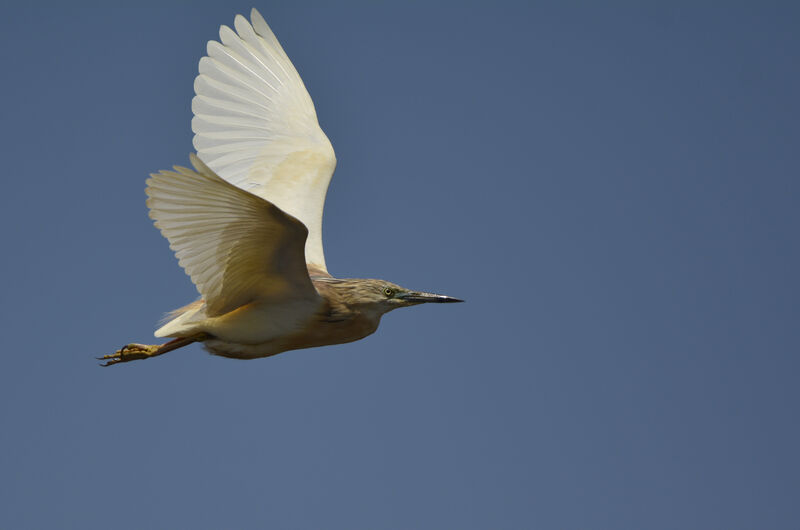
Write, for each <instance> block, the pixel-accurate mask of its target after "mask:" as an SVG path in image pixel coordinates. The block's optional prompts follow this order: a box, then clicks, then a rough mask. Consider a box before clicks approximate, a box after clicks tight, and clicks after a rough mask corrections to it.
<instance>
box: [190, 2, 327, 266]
mask: <svg viewBox="0 0 800 530" xmlns="http://www.w3.org/2000/svg"><path fill="white" fill-rule="evenodd" d="M250 17H251V19H252V25H250V23H249V22H248V21H247V20H246V19H245V18H244V17H243V16H241V15H237V16H236V19H235V23H234V26H235V27H236V32H238V35H237V33H235V32H234V31H233V30H231V29H230V28H229V27H227V26H222V27H221V28H220V32H219V34H220V40H221V41H222V43H221V44H220V43H219V42H216V41H210V42H209V43H208V56H207V57H203V58H202V59H200V75H198V76H197V79H196V80H195V84H194V89H195V93H196V96H195V97H194V99H193V100H192V111H193V112H194V119H193V120H192V131H194V133H195V136H194V147H195V149H196V150H197V154H198V155H199V157H200V159H201V160H203V162H205V163H206V164H207V165H208V166H209V167H210V168H211V169H213V170H214V171H215V172H216V173H217V174H218V175H219V176H220V177H222V178H223V179H225V180H227V181H228V182H230V183H232V184H234V185H236V186H239V187H240V188H243V189H245V190H247V191H250V192H251V193H254V194H256V195H258V196H259V197H262V198H264V199H266V200H268V201H270V202H271V203H273V204H274V205H276V206H278V207H279V208H280V209H282V210H283V211H285V212H286V213H288V214H290V215H292V216H293V217H295V218H297V219H299V220H300V221H301V222H302V223H303V224H304V225H305V226H306V228H308V239H307V240H306V245H305V259H306V262H307V263H308V264H310V265H314V266H315V267H318V268H321V269H322V270H324V271H327V268H326V266H325V256H324V254H323V251H322V209H323V207H324V205H325V194H326V193H327V191H328V184H329V183H330V180H331V176H332V175H333V170H334V168H335V167H336V156H335V155H334V152H333V147H331V143H330V141H328V137H327V136H325V133H324V132H322V129H320V127H319V123H318V122H317V114H316V112H315V110H314V104H313V103H312V102H311V97H310V96H309V95H308V92H307V91H306V88H305V86H304V85H303V81H302V80H301V79H300V76H299V75H298V73H297V71H296V70H295V69H294V66H292V63H291V62H290V61H289V58H288V57H287V56H286V53H285V52H284V51H283V48H281V45H280V44H279V43H278V40H277V39H276V38H275V35H273V34H272V31H270V29H269V26H267V23H266V22H264V19H263V18H262V17H261V15H260V14H259V13H258V11H256V10H255V9H253V11H252V12H251V14H250Z"/></svg>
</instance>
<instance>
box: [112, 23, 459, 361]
mask: <svg viewBox="0 0 800 530" xmlns="http://www.w3.org/2000/svg"><path fill="white" fill-rule="evenodd" d="M251 20H252V24H251V23H250V22H248V21H247V20H245V19H244V17H242V16H240V15H237V17H236V19H235V27H236V32H234V31H233V30H231V29H230V28H228V27H226V26H222V28H221V29H220V40H221V43H220V42H216V41H211V42H209V43H208V56H207V57H203V58H202V59H201V60H200V75H199V76H198V77H197V79H196V80H195V92H196V96H195V98H194V100H193V101H192V110H193V112H194V115H195V117H194V119H193V120H192V129H193V130H194V132H195V137H194V145H195V148H196V149H197V155H194V154H192V155H190V158H191V162H192V165H193V166H194V169H187V168H184V167H178V166H176V167H175V168H174V171H161V172H159V173H156V174H153V175H151V178H150V179H149V180H148V181H147V190H146V191H147V195H148V199H147V205H148V207H149V208H150V217H151V218H153V219H154V221H155V225H156V227H157V228H159V229H160V230H161V233H162V234H163V235H164V236H165V237H166V238H167V239H168V240H169V243H170V248H172V250H173V251H175V255H176V257H177V258H178V261H179V263H180V265H181V266H182V267H183V268H184V269H185V270H186V272H187V273H188V274H189V276H190V277H191V279H192V281H193V282H194V284H195V285H196V286H197V289H198V291H199V292H200V295H201V299H200V300H198V301H197V302H194V303H191V304H189V305H187V306H185V307H183V308H181V309H178V310H176V311H173V312H172V313H170V314H169V316H168V321H167V322H166V323H165V325H164V326H162V327H161V328H160V329H158V330H157V331H156V336H157V337H168V338H172V339H173V340H171V341H169V342H167V343H165V344H163V345H142V344H129V345H127V346H125V347H123V348H121V349H120V350H118V351H117V352H115V353H114V354H111V355H106V356H104V357H103V358H102V359H104V360H106V361H107V363H106V365H109V364H116V363H120V362H126V361H130V360H135V359H144V358H149V357H154V356H157V355H161V354H163V353H166V352H168V351H172V350H174V349H176V348H180V347H182V346H185V345H187V344H190V343H192V342H202V343H203V344H204V345H205V347H206V349H208V350H209V351H210V352H211V353H213V354H216V355H221V356H224V357H233V358H239V359H252V358H257V357H267V356H270V355H275V354H277V353H281V352H284V351H287V350H295V349H301V348H311V347H316V346H325V345H329V344H341V343H345V342H351V341H354V340H358V339H361V338H364V337H366V336H367V335H369V334H371V333H373V332H374V331H375V330H376V329H377V327H378V324H379V323H380V319H381V316H382V315H383V314H385V313H386V312H388V311H391V310H392V309H395V308H397V307H403V306H409V305H415V304H419V303H423V302H457V301H460V300H456V299H454V298H449V297H446V296H441V295H434V294H430V293H422V292H416V291H410V290H407V289H404V288H402V287H399V286H397V285H395V284H392V283H389V282H386V281H383V280H362V279H336V278H333V277H332V276H331V275H330V274H329V273H328V271H327V267H326V265H325V257H324V254H323V250H322V210H323V206H324V202H325V195H326V193H327V189H328V184H329V182H330V179H331V176H332V175H333V171H334V168H335V166H336V157H335V155H334V152H333V148H332V147H331V144H330V142H329V141H328V138H327V136H325V133H324V132H323V131H322V129H321V128H320V127H319V124H318V123H317V116H316V111H315V109H314V105H313V103H312V102H311V98H310V97H309V95H308V92H307V91H306V90H305V87H304V86H303V82H302V80H301V79H300V76H299V75H298V74H297V71H296V70H295V69H294V66H293V65H292V63H291V62H290V61H289V59H288V57H287V56H286V54H285V52H284V51H283V48H282V47H281V46H280V44H279V43H278V41H277V39H276V38H275V36H274V35H273V34H272V31H271V30H270V29H269V27H268V26H267V24H266V22H265V21H264V19H263V18H262V17H261V15H260V14H259V13H258V12H257V11H256V10H255V9H254V10H253V11H252V13H251Z"/></svg>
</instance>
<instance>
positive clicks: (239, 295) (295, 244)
mask: <svg viewBox="0 0 800 530" xmlns="http://www.w3.org/2000/svg"><path fill="white" fill-rule="evenodd" d="M191 161H192V165H194V167H195V169H196V171H192V170H191V169H187V168H184V167H178V166H176V167H175V171H161V172H160V173H154V174H153V175H151V178H149V179H148V180H147V190H146V192H147V196H148V199H147V206H148V207H149V208H150V217H151V218H152V219H154V220H155V225H156V227H157V228H158V229H159V230H161V233H162V234H163V235H164V237H166V238H167V239H168V240H169V246H170V248H171V249H172V250H173V251H175V255H176V256H177V258H178V262H179V263H180V265H181V267H183V268H184V269H185V270H186V272H187V274H189V276H190V277H191V278H192V281H193V282H194V284H195V285H196V286H197V290H198V291H200V294H201V295H202V297H203V299H204V300H205V303H206V315H207V316H212V317H213V316H218V315H222V314H225V313H227V312H229V311H232V310H233V309H236V308H238V307H241V306H243V305H245V304H247V303H250V302H253V301H256V300H259V301H265V302H270V301H272V302H275V303H281V304H283V303H286V302H287V301H289V300H297V299H301V298H305V299H314V298H316V297H318V294H317V291H316V289H314V286H313V285H312V283H311V279H310V278H309V276H308V270H307V268H306V263H305V260H304V259H303V245H304V244H305V241H306V235H307V233H308V231H307V230H306V227H305V226H304V225H303V224H302V223H301V222H299V221H298V220H297V219H295V218H293V217H291V216H289V215H287V214H286V213H284V212H283V211H281V209H280V208H277V207H276V206H275V205H273V204H271V203H270V202H268V201H266V200H264V199H262V198H260V197H257V196H255V195H253V194H252V193H249V192H247V191H244V190H242V189H241V188H238V187H236V186H234V185H232V184H230V183H228V182H226V181H224V180H222V179H221V178H219V177H218V176H217V175H215V174H214V172H213V171H211V170H210V169H209V168H208V167H207V166H206V165H205V164H203V163H202V162H201V161H200V159H199V158H197V157H196V156H195V155H194V154H192V155H191Z"/></svg>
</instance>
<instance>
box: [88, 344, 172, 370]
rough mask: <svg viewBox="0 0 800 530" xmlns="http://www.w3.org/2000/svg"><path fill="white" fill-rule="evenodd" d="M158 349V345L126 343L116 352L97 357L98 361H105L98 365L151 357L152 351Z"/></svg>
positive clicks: (109, 364)
mask: <svg viewBox="0 0 800 530" xmlns="http://www.w3.org/2000/svg"><path fill="white" fill-rule="evenodd" d="M158 350H159V346H149V345H147V344H136V343H131V344H126V345H125V346H123V347H122V348H120V349H118V350H117V351H116V352H114V353H111V354H109V355H103V356H102V357H97V358H96V359H97V360H98V361H107V362H105V363H102V364H100V366H111V365H114V364H118V363H125V362H128V361H136V360H139V359H147V358H148V357H152V356H153V354H154V353H156V352H157V351H158Z"/></svg>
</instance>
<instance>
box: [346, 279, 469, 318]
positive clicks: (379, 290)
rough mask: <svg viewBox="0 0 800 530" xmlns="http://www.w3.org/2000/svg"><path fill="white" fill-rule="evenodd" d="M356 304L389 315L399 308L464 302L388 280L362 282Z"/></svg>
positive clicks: (360, 282) (356, 290)
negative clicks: (407, 287) (415, 289)
mask: <svg viewBox="0 0 800 530" xmlns="http://www.w3.org/2000/svg"><path fill="white" fill-rule="evenodd" d="M354 295H355V296H354V298H355V300H354V301H355V302H356V303H357V304H364V305H368V306H371V307H372V308H374V309H375V310H376V311H377V312H379V313H380V314H383V313H388V312H389V311H391V310H393V309H397V308H398V307H407V306H412V305H418V304H425V303H431V302H433V303H439V304H441V303H451V302H463V300H459V299H458V298H452V297H450V296H444V295H442V294H433V293H426V292H422V291H412V290H410V289H406V288H405V287H400V286H399V285H397V284H394V283H391V282H387V281H386V280H360V281H359V284H358V286H357V288H356V289H355V293H354Z"/></svg>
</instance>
